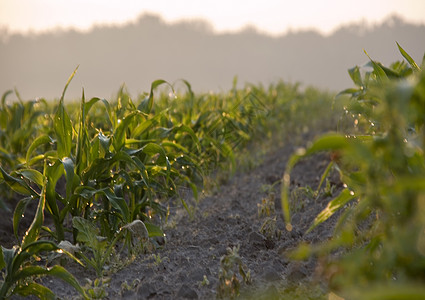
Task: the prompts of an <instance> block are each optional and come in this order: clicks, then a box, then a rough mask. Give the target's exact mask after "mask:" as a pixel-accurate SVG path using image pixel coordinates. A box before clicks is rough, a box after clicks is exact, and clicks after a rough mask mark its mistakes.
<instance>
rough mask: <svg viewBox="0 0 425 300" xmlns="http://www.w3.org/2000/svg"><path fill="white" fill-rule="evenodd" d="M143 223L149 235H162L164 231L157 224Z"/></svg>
mask: <svg viewBox="0 0 425 300" xmlns="http://www.w3.org/2000/svg"><path fill="white" fill-rule="evenodd" d="M144 223H145V226H146V229H147V230H148V233H149V237H155V236H160V237H162V236H164V232H163V231H162V229H161V228H160V227H159V226H157V225H155V224H152V223H149V222H144Z"/></svg>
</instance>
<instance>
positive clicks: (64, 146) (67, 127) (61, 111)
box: [53, 101, 72, 158]
mask: <svg viewBox="0 0 425 300" xmlns="http://www.w3.org/2000/svg"><path fill="white" fill-rule="evenodd" d="M53 129H54V131H55V133H56V139H57V152H58V156H59V158H63V157H67V156H70V154H71V148H72V124H71V120H70V118H69V116H68V113H67V112H66V110H65V107H64V103H63V101H61V102H59V106H58V109H57V111H56V114H55V116H54V118H53Z"/></svg>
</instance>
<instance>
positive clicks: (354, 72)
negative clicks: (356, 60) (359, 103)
mask: <svg viewBox="0 0 425 300" xmlns="http://www.w3.org/2000/svg"><path fill="white" fill-rule="evenodd" d="M348 74H349V75H350V77H351V79H352V80H353V82H354V84H355V85H357V86H358V87H362V86H363V81H362V76H361V74H360V69H359V67H358V66H355V67H354V68H351V69H349V70H348Z"/></svg>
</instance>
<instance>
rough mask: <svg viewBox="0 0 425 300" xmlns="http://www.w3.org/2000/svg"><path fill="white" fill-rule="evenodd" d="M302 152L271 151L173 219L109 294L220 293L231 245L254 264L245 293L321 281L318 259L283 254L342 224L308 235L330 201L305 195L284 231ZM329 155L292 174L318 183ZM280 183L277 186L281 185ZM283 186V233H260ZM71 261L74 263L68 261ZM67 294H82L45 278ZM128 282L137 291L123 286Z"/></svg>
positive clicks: (86, 273)
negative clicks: (288, 188) (263, 211)
mask: <svg viewBox="0 0 425 300" xmlns="http://www.w3.org/2000/svg"><path fill="white" fill-rule="evenodd" d="M294 150H295V148H294V147H292V146H285V147H282V148H280V149H278V150H274V151H273V152H271V153H269V154H268V155H266V156H265V158H264V160H263V162H262V163H261V164H260V165H259V166H257V167H255V168H252V169H251V170H249V171H247V172H244V173H237V174H235V175H234V176H233V177H232V178H230V179H229V180H228V181H227V182H226V183H224V184H223V185H222V186H220V187H219V188H218V189H217V191H216V192H215V193H213V194H212V195H208V196H205V197H203V198H202V199H201V201H200V203H199V205H198V208H197V210H196V212H195V214H194V217H193V218H190V217H189V216H188V214H187V213H186V212H185V211H181V210H179V211H178V212H177V213H174V215H173V216H171V217H170V221H169V225H168V226H167V227H166V228H165V232H166V240H167V242H166V243H165V244H164V246H163V247H162V248H160V249H159V250H157V251H155V252H154V255H152V254H145V255H142V256H141V257H140V258H138V259H137V260H135V261H134V262H133V263H131V264H130V265H129V266H127V267H125V268H124V269H122V270H120V271H118V272H116V273H114V274H113V275H111V281H110V283H109V286H108V287H105V291H106V292H107V293H108V296H107V298H108V299H117V298H123V299H215V298H216V289H217V286H218V283H219V281H218V278H219V270H220V258H221V257H222V256H223V255H225V254H226V253H227V248H228V247H230V248H232V247H234V246H239V247H240V250H239V255H240V257H241V258H242V261H243V263H244V264H245V265H246V267H247V268H248V269H249V270H250V274H251V278H252V284H251V285H246V284H245V283H243V282H242V283H241V294H242V295H244V296H245V297H247V296H248V295H251V296H253V299H255V298H257V299H258V295H256V296H255V291H258V288H262V289H265V290H266V293H262V292H261V293H260V292H258V293H259V294H262V296H263V297H265V298H264V299H273V298H276V299H277V297H278V296H279V293H280V291H283V290H285V289H286V290H288V289H289V288H290V286H291V284H293V283H299V282H300V281H303V280H314V279H315V277H314V270H315V262H314V261H308V262H302V263H300V262H291V261H289V260H288V259H287V258H285V257H284V256H283V253H284V252H285V251H286V250H288V249H291V248H293V247H295V246H296V245H297V244H298V243H299V242H300V241H302V240H308V241H315V242H317V241H320V240H323V239H326V238H329V237H330V235H331V232H332V231H331V229H332V228H333V225H332V224H333V223H334V222H332V221H331V222H329V224H323V225H321V226H319V228H318V229H317V230H315V231H314V232H312V233H310V234H308V235H304V234H303V233H304V232H305V230H306V229H307V228H308V226H309V225H310V224H311V222H312V220H313V219H314V217H315V216H316V215H317V213H318V212H320V211H321V210H322V209H323V208H324V207H325V206H326V204H327V201H328V200H329V199H319V200H318V201H316V202H315V201H312V200H308V199H305V197H304V198H303V197H300V201H299V202H300V203H299V204H297V208H296V209H297V211H296V212H295V213H294V214H293V219H292V221H293V225H294V230H293V231H292V232H287V231H285V230H284V224H283V219H282V212H281V206H280V196H279V194H280V183H279V182H278V181H279V180H280V179H281V177H282V174H283V170H284V169H285V166H286V162H287V159H288V157H289V156H290V154H291V153H293V151H294ZM327 157H328V156H327V155H319V156H315V157H313V158H312V159H309V160H305V161H302V162H300V163H299V164H298V165H297V166H296V168H295V169H294V172H293V174H292V178H293V179H292V180H293V182H292V183H293V185H294V186H305V185H310V186H311V187H313V188H316V187H317V184H318V182H319V178H320V176H321V174H322V172H323V170H324V169H325V168H326V165H327V163H328V160H327ZM276 182H277V184H275V185H274V188H273V189H272V184H273V183H276ZM270 192H275V194H276V201H275V209H276V213H275V215H276V219H277V222H276V226H277V229H278V230H279V231H281V236H280V238H278V237H274V238H271V239H267V238H266V237H265V236H264V235H262V234H261V233H260V227H261V226H262V224H263V223H264V220H265V217H259V215H258V205H257V204H258V203H261V201H262V199H264V198H267V197H269V196H270ZM67 267H68V266H67ZM68 269H69V270H70V271H71V272H72V273H73V274H74V275H75V276H76V277H77V278H78V279H79V280H80V281H82V280H83V278H85V277H89V278H94V277H92V276H91V275H94V274H90V272H91V270H83V269H79V268H76V267H75V268H74V267H71V266H70V268H68ZM43 282H44V284H46V285H47V286H49V287H50V288H52V289H53V290H54V291H55V292H56V293H57V295H58V296H59V297H64V298H68V297H69V293H71V292H72V293H74V292H73V291H72V290H70V288H69V287H68V286H67V285H64V284H63V285H62V284H61V283H59V282H57V281H56V280H54V281H52V280H51V279H48V278H46V279H44V280H43ZM124 282H126V284H127V285H128V286H130V287H131V288H130V289H126V288H123V285H122V284H123V283H124Z"/></svg>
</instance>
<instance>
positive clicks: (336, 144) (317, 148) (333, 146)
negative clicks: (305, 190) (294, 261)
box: [281, 134, 349, 231]
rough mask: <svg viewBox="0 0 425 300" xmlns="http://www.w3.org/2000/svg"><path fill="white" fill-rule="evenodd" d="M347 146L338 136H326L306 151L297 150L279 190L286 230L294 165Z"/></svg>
mask: <svg viewBox="0 0 425 300" xmlns="http://www.w3.org/2000/svg"><path fill="white" fill-rule="evenodd" d="M348 145H349V141H348V139H347V138H346V137H345V136H343V135H340V134H328V135H324V136H322V137H320V138H319V139H317V140H316V141H314V142H313V144H312V145H311V146H310V147H309V148H308V149H307V150H305V149H299V150H298V151H297V153H295V154H293V155H292V156H291V157H290V158H289V161H288V163H287V165H286V169H285V173H284V175H283V178H282V182H283V185H282V189H281V203H282V210H283V216H284V219H285V222H286V229H287V230H288V231H291V230H292V225H291V214H290V210H289V186H290V182H291V176H290V174H291V171H292V169H293V167H294V166H295V164H296V163H297V162H298V161H299V160H300V159H301V158H303V157H306V156H308V155H312V154H314V153H317V152H321V151H329V150H342V149H344V148H346V147H347V146H348Z"/></svg>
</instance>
